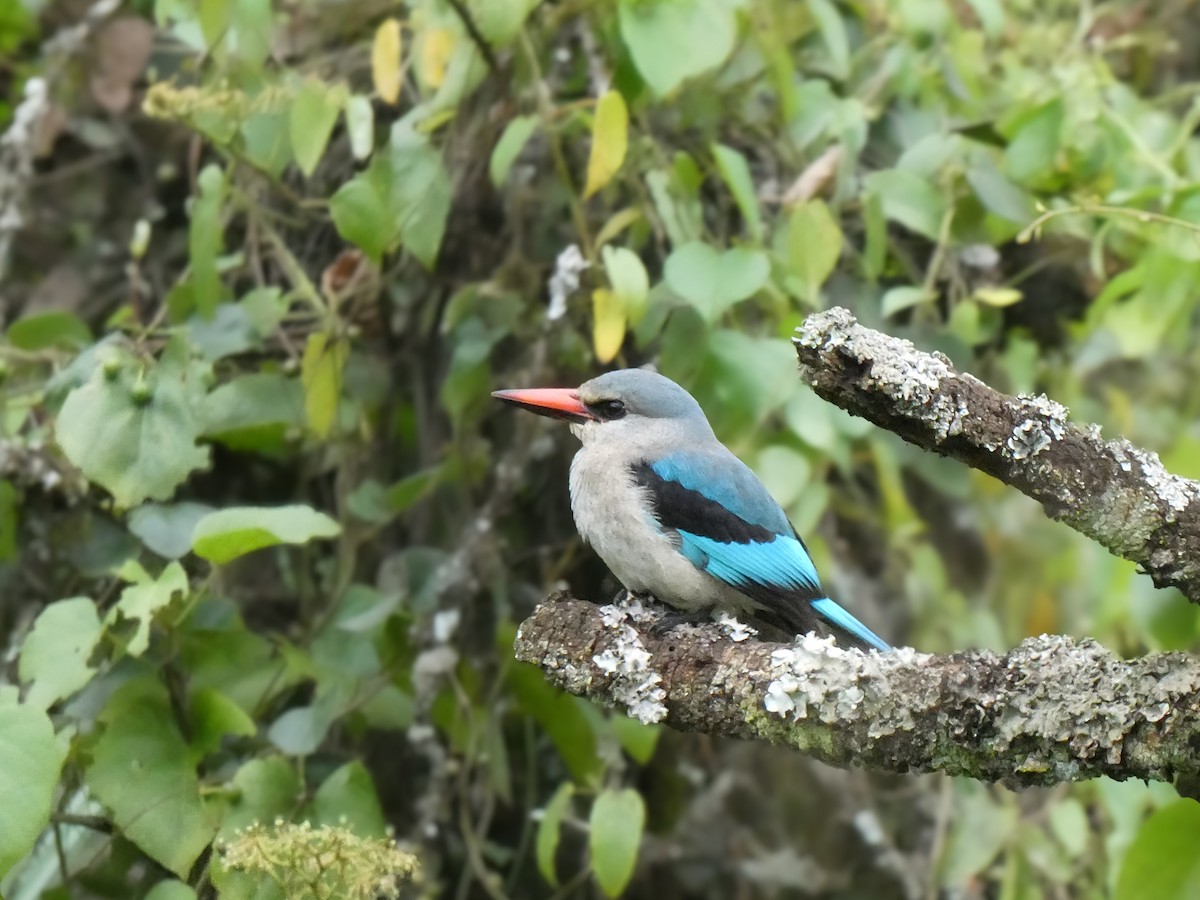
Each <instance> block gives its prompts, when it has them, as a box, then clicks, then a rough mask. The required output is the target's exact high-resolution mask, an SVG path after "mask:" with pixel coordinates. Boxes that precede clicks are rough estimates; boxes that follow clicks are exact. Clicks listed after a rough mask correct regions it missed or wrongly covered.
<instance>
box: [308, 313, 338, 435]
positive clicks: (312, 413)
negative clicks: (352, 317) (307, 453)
mask: <svg viewBox="0 0 1200 900" xmlns="http://www.w3.org/2000/svg"><path fill="white" fill-rule="evenodd" d="M349 353H350V348H349V346H348V345H347V344H346V342H345V341H344V340H342V339H341V338H336V337H335V338H333V339H332V340H330V336H329V335H327V334H326V333H325V332H323V331H314V332H313V333H312V334H310V335H309V336H308V343H307V344H305V345H304V358H303V359H302V360H301V362H300V381H301V383H302V384H303V385H304V411H305V413H306V414H307V416H308V426H309V428H311V429H312V431H313V433H314V434H315V435H316V436H317V437H319V438H325V437H328V436H329V433H330V432H331V431H332V430H333V425H334V422H336V421H337V411H338V401H339V400H340V399H341V396H342V374H343V370H344V369H345V367H346V357H347V356H349Z"/></svg>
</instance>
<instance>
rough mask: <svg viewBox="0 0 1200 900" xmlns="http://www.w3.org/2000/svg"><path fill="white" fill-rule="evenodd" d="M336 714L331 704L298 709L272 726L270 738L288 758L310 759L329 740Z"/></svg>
mask: <svg viewBox="0 0 1200 900" xmlns="http://www.w3.org/2000/svg"><path fill="white" fill-rule="evenodd" d="M334 714H335V711H334V709H333V708H332V707H331V706H330V704H328V703H321V704H316V703H314V704H313V705H312V706H297V707H295V708H294V709H289V710H288V711H287V712H285V713H283V714H282V715H281V716H280V717H279V718H278V719H276V720H275V721H274V722H272V723H271V727H270V728H269V729H267V738H268V740H270V742H271V743H272V744H274V745H275V746H276V747H278V748H279V749H280V750H282V751H283V752H284V753H286V754H287V755H288V756H295V757H304V756H309V755H311V754H313V753H315V752H316V751H317V748H318V747H320V746H321V742H322V741H324V740H325V735H327V734H328V733H329V727H330V726H331V725H332V724H333V719H334Z"/></svg>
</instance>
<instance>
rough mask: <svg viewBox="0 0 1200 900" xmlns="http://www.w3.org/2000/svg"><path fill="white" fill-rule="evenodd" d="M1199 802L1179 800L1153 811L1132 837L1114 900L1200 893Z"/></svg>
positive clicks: (1160, 899)
mask: <svg viewBox="0 0 1200 900" xmlns="http://www.w3.org/2000/svg"><path fill="white" fill-rule="evenodd" d="M1197 842H1200V804H1197V802H1196V801H1195V800H1191V799H1187V800H1180V801H1178V802H1177V803H1172V804H1170V805H1169V806H1164V807H1163V808H1162V809H1160V810H1158V811H1157V812H1155V813H1154V814H1153V815H1151V816H1150V818H1148V819H1147V820H1146V821H1145V822H1144V823H1143V824H1142V827H1141V829H1140V830H1139V831H1138V833H1137V837H1135V838H1134V839H1133V843H1132V844H1131V845H1130V847H1129V850H1128V852H1127V853H1126V854H1125V862H1124V863H1123V864H1122V866H1121V874H1120V875H1119V876H1118V877H1117V890H1116V900H1165V898H1174V897H1178V898H1184V897H1196V896H1200V856H1198V855H1197V854H1196V852H1195V848H1196V845H1197Z"/></svg>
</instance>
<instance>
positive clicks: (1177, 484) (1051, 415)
mask: <svg viewBox="0 0 1200 900" xmlns="http://www.w3.org/2000/svg"><path fill="white" fill-rule="evenodd" d="M795 344H796V353H797V354H798V356H799V358H800V370H801V377H803V378H804V380H805V381H807V382H808V383H809V384H810V385H812V388H813V390H814V391H816V392H817V394H819V395H820V396H821V397H824V398H825V399H826V400H829V401H830V402H832V403H835V404H837V405H838V406H840V407H842V408H843V409H845V410H847V411H848V412H851V413H853V414H854V415H857V416H862V417H863V418H865V419H868V420H870V421H871V422H874V423H875V424H876V425H879V426H881V427H883V428H886V429H887V430H888V431H894V432H895V433H896V434H898V435H900V436H901V437H902V438H904V439H905V440H906V441H909V442H910V443H913V444H916V445H917V446H918V447H921V448H923V449H925V450H932V451H934V452H935V453H940V454H942V455H943V456H950V457H953V458H954V459H958V460H961V461H962V462H964V463H966V464H967V465H969V466H973V467H975V468H976V469H979V470H981V471H983V472H987V473H988V474H989V475H992V476H994V477H996V478H998V479H1000V480H1001V481H1003V482H1004V483H1005V484H1008V485H1011V486H1012V487H1015V488H1016V489H1017V490H1019V491H1021V492H1022V493H1024V494H1028V495H1029V496H1030V497H1032V498H1033V499H1035V500H1037V501H1039V502H1040V503H1041V504H1042V506H1043V508H1044V509H1045V510H1046V513H1047V515H1049V516H1051V517H1052V518H1054V519H1058V520H1059V521H1061V522H1065V523H1066V524H1068V525H1070V526H1071V527H1072V528H1074V529H1075V530H1076V531H1079V532H1081V533H1082V534H1085V535H1087V536H1088V537H1090V538H1092V539H1093V540H1096V541H1098V542H1099V543H1100V544H1102V545H1103V546H1104V547H1106V548H1107V549H1108V550H1110V551H1111V552H1112V553H1114V554H1116V555H1117V556H1121V557H1124V558H1125V559H1128V560H1132V561H1133V562H1136V563H1137V564H1138V565H1140V566H1141V567H1142V569H1143V570H1145V571H1146V572H1147V573H1148V574H1149V575H1150V577H1151V578H1152V579H1153V580H1154V583H1155V585H1157V586H1158V587H1167V586H1173V587H1177V588H1179V590H1180V591H1182V592H1183V593H1184V594H1185V595H1186V596H1187V597H1188V598H1189V599H1190V600H1192V602H1200V484H1197V483H1196V482H1194V481H1190V480H1188V479H1186V478H1181V477H1179V476H1178V475H1172V474H1171V473H1169V472H1168V471H1167V470H1166V469H1165V468H1163V465H1162V463H1161V462H1160V461H1159V459H1158V455H1157V454H1155V453H1152V452H1149V451H1146V450H1141V449H1139V448H1137V447H1134V446H1133V445H1132V444H1131V443H1129V441H1127V440H1125V439H1124V438H1120V439H1117V440H1112V441H1105V440H1103V439H1102V438H1101V437H1100V427H1099V426H1098V425H1088V426H1086V427H1080V426H1078V425H1074V424H1071V423H1070V422H1068V420H1067V410H1066V408H1065V407H1063V406H1062V405H1061V404H1059V403H1055V402H1054V401H1053V400H1048V399H1047V398H1046V397H1045V396H1044V395H1043V396H1039V397H1027V396H1024V395H1021V396H1017V397H1010V396H1008V395H1007V394H1002V393H1000V392H999V391H997V390H994V389H993V388H990V387H988V386H987V385H986V384H984V383H983V382H981V381H980V380H979V379H977V378H975V377H974V376H972V375H969V374H966V373H961V372H958V371H956V370H955V369H954V367H953V366H952V365H951V364H950V361H949V360H948V359H947V358H946V357H945V356H943V355H942V354H940V353H925V352H922V351H920V350H917V349H916V347H914V346H913V345H912V343H911V342H909V341H906V340H902V339H900V338H895V337H890V336H888V335H885V334H881V333H879V332H878V331H872V330H871V329H869V328H864V327H863V326H861V325H859V324H858V322H857V321H856V320H855V318H854V316H853V315H851V314H850V312H849V311H847V310H845V309H841V308H834V309H831V310H827V311H825V312H821V313H816V314H815V315H812V316H809V317H808V319H807V320H806V321H805V323H804V325H803V326H802V327H801V328H800V329H798V334H797V337H796V338H795Z"/></svg>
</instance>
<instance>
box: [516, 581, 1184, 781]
mask: <svg viewBox="0 0 1200 900" xmlns="http://www.w3.org/2000/svg"><path fill="white" fill-rule="evenodd" d="M657 618H658V616H657V614H655V613H653V612H650V611H648V610H645V609H643V608H642V607H641V606H639V605H638V604H636V603H635V604H631V605H627V606H623V607H618V606H605V607H598V606H596V605H595V604H592V603H588V602H585V601H581V600H576V599H574V598H572V597H569V596H566V595H556V596H555V597H551V598H550V599H549V600H548V601H547V602H545V603H543V604H542V605H541V606H539V607H538V608H537V610H536V611H535V612H534V613H533V615H532V616H531V617H530V618H529V619H527V620H526V621H525V622H524V623H523V624H522V626H521V629H520V632H519V633H518V635H517V641H516V652H517V658H518V659H521V660H523V661H525V662H530V663H533V664H534V665H537V666H540V667H541V668H542V669H543V671H544V672H545V673H546V676H547V678H548V679H549V680H550V681H551V682H553V683H554V684H556V685H558V686H559V687H561V688H563V689H564V690H566V691H569V692H570V693H572V694H577V695H579V696H582V697H588V698H591V699H593V700H597V701H599V702H601V703H605V704H608V705H611V706H618V707H621V708H623V709H625V710H626V711H628V712H629V713H630V714H631V715H635V716H638V717H640V718H643V719H646V720H649V721H663V722H665V723H666V724H668V725H671V726H672V727H674V728H676V729H678V730H681V731H698V732H703V733H706V734H714V735H722V736H727V737H737V738H748V739H753V740H761V741H767V742H770V743H774V744H784V745H787V746H791V747H794V748H795V749H797V750H800V751H802V752H804V753H807V754H809V755H812V756H815V757H817V758H818V759H821V760H823V761H825V762H827V763H830V764H832V765H835V766H841V767H848V766H851V765H859V766H863V767H865V768H869V769H874V770H877V771H883V772H897V773H903V772H929V771H939V772H946V773H948V774H953V775H969V776H971V777H974V778H979V779H983V780H987V781H999V782H1003V783H1005V784H1007V785H1009V786H1013V787H1021V786H1029V785H1048V784H1057V783H1060V782H1063V781H1076V780H1080V779H1085V778H1093V777H1095V776H1098V775H1109V776H1111V777H1113V778H1119V779H1124V778H1144V779H1155V780H1159V781H1172V780H1174V779H1175V778H1177V777H1179V776H1187V777H1193V776H1194V775H1195V774H1196V772H1197V770H1198V768H1200V752H1198V750H1197V749H1196V748H1195V747H1193V745H1192V737H1193V735H1195V734H1196V733H1197V731H1198V730H1200V663H1198V662H1197V661H1196V660H1195V659H1192V658H1191V657H1189V656H1187V655H1186V654H1182V653H1165V654H1156V655H1153V656H1147V657H1144V658H1142V659H1138V660H1133V661H1129V662H1126V661H1123V660H1121V659H1119V658H1117V656H1116V655H1115V654H1113V653H1112V652H1110V651H1108V650H1106V649H1104V648H1103V647H1101V646H1100V645H1099V644H1097V643H1096V642H1095V641H1091V640H1085V641H1080V642H1078V643H1076V642H1075V641H1073V640H1072V639H1070V638H1067V637H1049V636H1042V637H1040V638H1030V639H1029V640H1026V641H1024V642H1023V643H1022V644H1021V645H1020V646H1018V647H1017V648H1016V649H1014V650H1012V651H1011V652H1009V653H1007V654H1004V655H1000V654H997V653H993V652H991V651H988V650H971V651H966V652H963V653H955V654H951V655H948V656H933V655H929V654H923V653H917V652H916V651H914V650H910V649H903V650H898V651H895V652H892V653H884V654H880V653H875V652H872V653H869V654H863V653H861V652H860V651H858V650H853V649H850V650H847V649H842V648H839V647H837V646H836V645H834V644H832V643H831V642H830V641H829V640H828V639H819V638H816V637H814V636H812V635H809V636H808V637H805V638H802V639H800V640H799V641H798V642H796V643H795V644H791V645H784V644H770V643H764V642H761V641H758V640H756V639H753V638H747V639H744V640H740V641H739V640H734V639H733V638H731V637H730V636H729V635H730V632H731V629H729V628H728V627H724V626H719V625H716V624H714V625H705V626H683V627H679V628H676V629H675V630H673V631H670V632H668V633H666V634H665V635H661V636H660V635H657V634H655V632H654V630H653V624H654V622H655V621H656V620H657ZM733 634H735V635H736V634H737V632H736V631H733Z"/></svg>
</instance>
